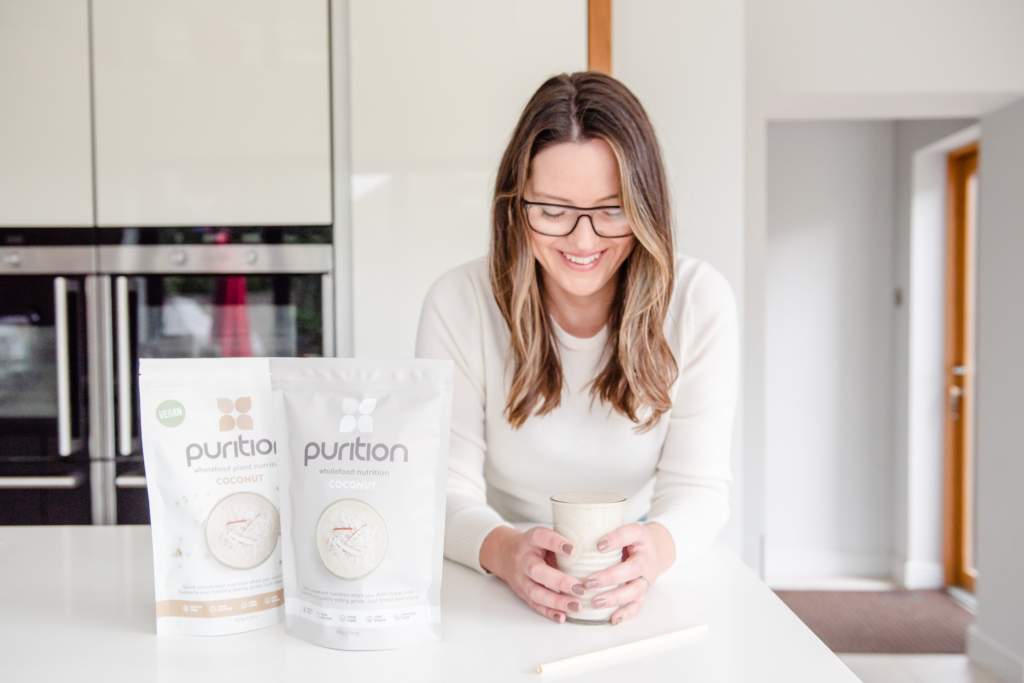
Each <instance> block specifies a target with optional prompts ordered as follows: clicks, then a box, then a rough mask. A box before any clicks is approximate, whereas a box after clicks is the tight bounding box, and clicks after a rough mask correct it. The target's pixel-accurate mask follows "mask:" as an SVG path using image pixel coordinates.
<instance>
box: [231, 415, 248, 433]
mask: <svg viewBox="0 0 1024 683" xmlns="http://www.w3.org/2000/svg"><path fill="white" fill-rule="evenodd" d="M235 424H237V425H238V428H239V429H244V430H246V431H248V430H250V429H252V415H245V414H244V413H243V414H242V415H239V416H238V417H237V418H236V419H235Z"/></svg>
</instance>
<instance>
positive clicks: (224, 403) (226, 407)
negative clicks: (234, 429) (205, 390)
mask: <svg viewBox="0 0 1024 683" xmlns="http://www.w3.org/2000/svg"><path fill="white" fill-rule="evenodd" d="M233 408H234V406H233V404H232V403H231V399H230V398H218V399H217V410H219V411H220V412H222V413H224V414H225V415H229V414H230V413H231V411H232V410H233Z"/></svg>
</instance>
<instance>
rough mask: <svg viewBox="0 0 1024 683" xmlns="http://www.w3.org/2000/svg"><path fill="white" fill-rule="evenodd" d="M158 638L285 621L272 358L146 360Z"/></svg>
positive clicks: (143, 379)
mask: <svg viewBox="0 0 1024 683" xmlns="http://www.w3.org/2000/svg"><path fill="white" fill-rule="evenodd" d="M139 395H140V397H141V418H142V453H143V458H144V460H145V463H146V486H147V488H148V489H149V515H150V521H151V523H152V533H153V573H154V578H155V583H156V632H157V633H184V634H189V635H204V636H212V635H224V634H228V633H242V632H244V631H252V630H254V629H258V628H263V627H265V626H271V625H273V624H277V623H279V622H280V621H281V620H282V618H283V611H284V610H283V609H282V606H283V605H284V591H283V589H282V579H281V549H280V544H279V543H278V539H279V537H280V529H281V524H280V519H279V516H278V510H279V505H278V499H279V490H278V480H277V479H278V460H277V458H278V456H277V443H276V440H275V437H274V419H273V415H272V413H271V393H270V368H269V365H268V362H267V359H266V358H202V359H174V360H171V359H166V360H165V359H147V358H144V359H141V360H140V361H139Z"/></svg>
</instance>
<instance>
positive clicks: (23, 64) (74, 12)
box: [0, 0, 93, 227]
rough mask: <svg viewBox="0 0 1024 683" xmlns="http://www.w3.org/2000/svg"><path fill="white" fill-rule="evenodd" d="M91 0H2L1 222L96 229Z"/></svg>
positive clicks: (0, 89)
mask: <svg viewBox="0 0 1024 683" xmlns="http://www.w3.org/2000/svg"><path fill="white" fill-rule="evenodd" d="M91 135H92V134H91V130H90V113H89V3H88V0H4V2H0V227H40V226H42V227H91V226H92V223H93V215H92V139H91Z"/></svg>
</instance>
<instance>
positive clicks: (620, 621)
mask: <svg viewBox="0 0 1024 683" xmlns="http://www.w3.org/2000/svg"><path fill="white" fill-rule="evenodd" d="M621 623H622V617H615V625H616V626H618V625H619V624H621Z"/></svg>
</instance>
